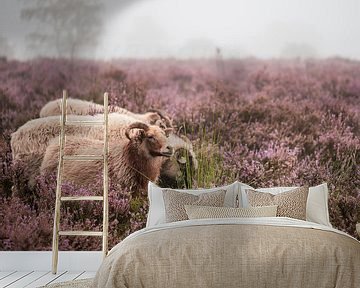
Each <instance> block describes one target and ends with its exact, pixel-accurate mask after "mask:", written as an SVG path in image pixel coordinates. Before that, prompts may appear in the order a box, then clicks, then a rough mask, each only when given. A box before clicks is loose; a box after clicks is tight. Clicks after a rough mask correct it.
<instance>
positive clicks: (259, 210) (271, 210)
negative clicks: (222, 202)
mask: <svg viewBox="0 0 360 288" xmlns="http://www.w3.org/2000/svg"><path fill="white" fill-rule="evenodd" d="M185 210H186V214H187V216H188V218H189V219H204V218H234V217H237V218H249V217H275V216H276V211H277V206H276V205H273V206H262V207H249V208H232V207H210V206H194V205H185Z"/></svg>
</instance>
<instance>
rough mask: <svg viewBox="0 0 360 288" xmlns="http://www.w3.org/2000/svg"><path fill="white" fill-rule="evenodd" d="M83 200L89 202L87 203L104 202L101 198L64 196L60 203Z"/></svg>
mask: <svg viewBox="0 0 360 288" xmlns="http://www.w3.org/2000/svg"><path fill="white" fill-rule="evenodd" d="M83 200H89V201H102V200H104V197H103V196H66V197H65V196H64V197H61V201H83Z"/></svg>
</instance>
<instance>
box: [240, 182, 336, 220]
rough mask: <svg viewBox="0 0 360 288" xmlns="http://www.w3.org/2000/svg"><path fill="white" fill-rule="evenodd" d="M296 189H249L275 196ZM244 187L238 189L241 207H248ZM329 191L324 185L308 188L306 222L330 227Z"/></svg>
mask: <svg viewBox="0 0 360 288" xmlns="http://www.w3.org/2000/svg"><path fill="white" fill-rule="evenodd" d="M295 188H297V187H272V188H258V189H255V188H251V189H252V190H256V191H258V192H266V193H271V194H274V195H277V194H279V193H283V192H286V191H290V190H293V189H295ZM246 189H248V188H246V187H241V188H240V193H241V197H240V198H241V200H242V203H241V204H242V205H241V206H242V207H248V205H249V204H248V200H247V196H246V193H245V190H246ZM328 198H329V190H328V186H327V184H326V183H323V184H320V185H318V186H313V187H309V194H308V199H307V204H306V221H310V222H314V223H318V224H322V225H325V226H328V227H332V226H331V223H330V217H329V209H328Z"/></svg>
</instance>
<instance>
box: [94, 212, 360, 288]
mask: <svg viewBox="0 0 360 288" xmlns="http://www.w3.org/2000/svg"><path fill="white" fill-rule="evenodd" d="M93 287H98V288H100V287H101V288H104V287H108V288H112V287H117V288H125V287H130V288H131V287H199V288H202V287H204V288H205V287H206V288H210V287H221V288H223V287H227V288H231V287H249V288H251V287H260V288H261V287H270V288H271V287H277V288H285V287H286V288H288V287H309V288H310V287H311V288H312V287H318V288H325V287H326V288H327V287H332V288H334V287H335V288H357V287H360V242H358V241H357V240H356V239H354V238H352V237H351V236H348V235H347V234H345V233H342V232H340V231H338V230H336V229H333V228H331V227H328V226H325V225H320V224H316V223H311V222H307V221H302V220H297V219H291V218H285V217H261V218H225V219H198V220H185V221H178V222H172V223H166V224H161V225H157V226H154V227H149V228H144V229H142V230H140V231H137V232H135V233H133V234H131V235H130V236H128V237H127V238H126V239H125V240H123V241H122V242H121V243H119V244H118V245H116V246H115V247H114V248H113V249H112V250H111V251H110V252H109V254H108V256H107V257H106V258H105V260H104V261H103V263H102V265H101V267H100V268H99V270H98V272H97V274H96V277H95V279H94V282H93Z"/></svg>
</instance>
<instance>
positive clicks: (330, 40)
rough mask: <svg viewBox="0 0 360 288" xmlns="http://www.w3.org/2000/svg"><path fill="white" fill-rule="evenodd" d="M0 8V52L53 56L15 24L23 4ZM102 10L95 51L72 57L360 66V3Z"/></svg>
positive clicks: (164, 0) (225, 2)
mask: <svg viewBox="0 0 360 288" xmlns="http://www.w3.org/2000/svg"><path fill="white" fill-rule="evenodd" d="M0 1H1V2H0V3H1V10H0V37H2V39H6V45H4V44H3V45H2V46H3V48H1V43H0V52H1V49H2V50H3V51H7V53H4V52H3V54H8V55H7V56H8V57H10V58H20V59H26V58H31V57H35V56H57V55H56V53H55V52H54V51H55V50H52V49H49V48H47V49H44V50H45V51H46V53H45V52H39V51H42V50H41V49H36V50H35V51H34V49H33V50H32V49H31V48H29V47H30V46H29V45H28V41H29V39H28V38H29V37H28V36H27V35H28V34H29V33H30V32H31V31H32V30H34V29H35V28H36V27H37V26H36V25H35V23H33V22H32V21H26V20H24V19H22V18H21V16H20V15H21V9H22V8H23V7H24V3H25V2H26V1H24V0H22V1H15V0H0ZM74 1H76V0H74ZM100 2H102V3H103V4H104V9H103V10H102V12H101V21H103V22H102V26H101V29H100V30H99V32H97V35H94V36H93V37H94V39H96V45H95V44H94V45H91V48H92V49H87V48H89V47H82V48H81V49H80V50H79V51H80V52H79V53H78V54H77V55H76V56H77V57H82V58H84V57H87V58H96V59H112V58H151V57H157V58H166V57H177V58H189V57H196V58H203V57H214V56H215V55H216V48H218V49H219V50H218V51H220V53H221V55H222V57H225V58H227V57H228V58H230V57H235V58H241V57H249V56H255V57H259V58H274V57H276V58H277V57H304V58H305V57H333V56H339V57H345V58H352V59H360V4H359V3H360V1H358V0H346V1H344V0H342V1H341V0H316V1H311V0H291V1H289V0H252V1H245V0H143V1H140V0H138V1H115V0H112V1H110V0H107V1H100ZM40 29H41V28H40ZM4 42H5V41H4V40H3V43H4ZM5 46H6V47H7V49H6V47H5ZM89 46H90V45H89ZM4 47H5V48H4ZM50 48H51V47H50Z"/></svg>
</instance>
